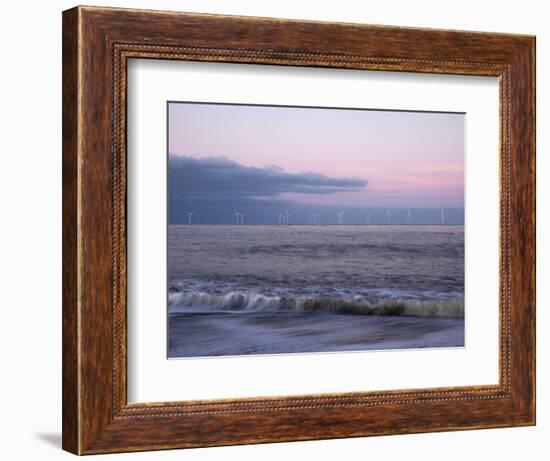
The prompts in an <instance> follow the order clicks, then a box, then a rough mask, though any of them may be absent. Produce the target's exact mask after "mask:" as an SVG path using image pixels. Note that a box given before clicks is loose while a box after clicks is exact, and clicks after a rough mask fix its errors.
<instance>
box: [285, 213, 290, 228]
mask: <svg viewBox="0 0 550 461" xmlns="http://www.w3.org/2000/svg"><path fill="white" fill-rule="evenodd" d="M289 216H290V213H289V212H288V210H286V211H285V218H286V223H285V224H286V225H287V226H288V223H289V221H288V217H289Z"/></svg>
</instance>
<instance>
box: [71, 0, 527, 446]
mask: <svg viewBox="0 0 550 461" xmlns="http://www.w3.org/2000/svg"><path fill="white" fill-rule="evenodd" d="M534 79H535V38H534V37H532V36H523V35H511V34H494V33H480V32H462V31H443V30H429V29H412V28H400V27H387V26H373V25H358V24H337V23H322V22H305V21H290V20H280V19H267V18H250V17H236V16H235V17H228V16H216V15H200V14H187V13H175V12H159V11H143V10H126V9H112V8H95V7H77V8H73V9H71V10H68V11H65V12H64V13H63V448H64V449H65V450H67V451H70V452H72V453H76V454H93V453H110V452H125V451H140V450H156V449H169V448H185V447H206V446H214V445H233V444H245V443H267V442H277V441H290V440H311V439H326V438H337V437H358V436H371V435H383V434H404V433H413V432H430V431H442V430H465V429H479V428H490V427H510V426H525V425H533V424H535V80H534Z"/></svg>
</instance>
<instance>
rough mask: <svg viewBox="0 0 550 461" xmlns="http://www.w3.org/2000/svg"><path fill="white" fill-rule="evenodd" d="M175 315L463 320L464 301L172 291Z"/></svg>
mask: <svg viewBox="0 0 550 461" xmlns="http://www.w3.org/2000/svg"><path fill="white" fill-rule="evenodd" d="M168 304H169V311H170V312H171V313H178V312H179V313H191V312H211V311H214V312H219V311H227V312H262V311H265V312H276V311H281V312H326V313H335V314H350V315H401V316H418V317H463V316H464V299H463V298H462V297H446V298H442V299H410V298H408V299H407V298H398V297H384V298H374V299H366V298H363V297H361V296H359V295H356V296H353V297H350V298H348V297H312V296H277V295H274V296H268V295H265V294H259V293H244V292H238V291H230V292H228V293H209V292H204V291H191V292H182V291H171V292H170V293H169V298H168Z"/></svg>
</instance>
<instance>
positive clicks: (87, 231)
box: [63, 7, 535, 454]
mask: <svg viewBox="0 0 550 461" xmlns="http://www.w3.org/2000/svg"><path fill="white" fill-rule="evenodd" d="M534 51H535V39H534V37H530V36H519V35H507V34H487V33H474V32H457V31H444V30H424V29H408V28H397V27H386V26H369V25H357V24H333V23H319V22H306V21H287V20H277V19H266V18H246V17H222V16H214V15H198V14H184V13H169V12H155V11H138V10H120V9H109V8H92V7H78V8H75V9H72V10H69V11H66V12H64V14H63V447H64V449H66V450H68V451H70V452H73V453H77V454H91V453H106V452H120V451H132V450H134V451H139V450H150V449H167V448H181V447H197V446H212V445H232V444H240V443H265V442H275V441H287V440H310V439H323V438H334V437H357V436H370V435H380V434H402V433H410V432H430V431H441V430H463V429H476V428H486V427H505V426H521V425H531V424H534V422H535V406H534V405H535V187H534V185H535V132H534V129H535V128H534V127H535V124H534V119H535V107H534V95H535V82H534V76H535V72H534V67H535V58H534V57H535V54H534ZM134 58H143V59H173V60H194V61H220V62H234V63H235V62H237V63H238V62H240V63H252V64H257V65H265V64H271V65H292V66H315V67H339V68H350V69H366V70H385V71H388V70H390V71H408V72H430V73H450V74H461V75H492V76H498V77H499V79H500V103H501V104H500V105H501V110H500V128H501V129H500V133H501V140H500V160H501V163H500V164H501V242H500V243H501V261H500V267H501V274H500V319H501V321H500V353H499V366H500V382H499V384H498V385H495V386H470V387H457V388H446V389H418V390H413V391H411V390H408V391H391V392H388V391H383V392H382V391H380V392H366V393H349V394H331V395H309V396H308V395H306V396H292V397H265V398H250V399H235V400H231V399H226V400H216V401H192V402H161V403H150V404H129V403H128V402H127V398H126V309H127V306H126V215H125V213H126V63H127V61H128V59H134Z"/></svg>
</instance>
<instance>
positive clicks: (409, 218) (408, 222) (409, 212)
mask: <svg viewBox="0 0 550 461" xmlns="http://www.w3.org/2000/svg"><path fill="white" fill-rule="evenodd" d="M407 224H412V213H411V209H410V208H409V211H407Z"/></svg>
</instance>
